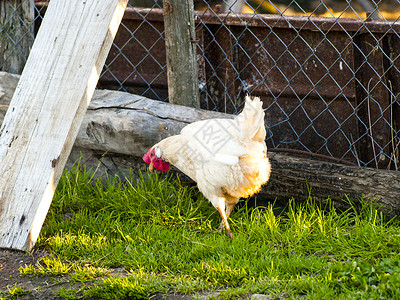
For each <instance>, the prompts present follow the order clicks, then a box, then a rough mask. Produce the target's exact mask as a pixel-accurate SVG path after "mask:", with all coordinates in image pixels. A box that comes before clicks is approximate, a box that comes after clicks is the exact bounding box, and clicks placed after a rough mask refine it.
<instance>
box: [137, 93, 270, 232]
mask: <svg viewBox="0 0 400 300" xmlns="http://www.w3.org/2000/svg"><path fill="white" fill-rule="evenodd" d="M265 136H266V131H265V126H264V111H263V109H262V102H261V101H260V99H259V98H257V97H255V98H253V99H251V98H250V97H249V96H246V101H245V106H244V109H243V111H242V112H241V113H240V114H239V115H237V116H235V117H234V118H233V119H209V120H203V121H198V122H194V123H192V124H189V125H187V126H186V127H184V128H183V129H182V130H181V133H180V134H179V135H174V136H171V137H168V138H166V139H164V140H162V141H161V142H159V143H157V144H156V145H154V146H153V147H151V148H150V150H149V151H148V152H147V153H146V154H145V155H144V156H143V160H144V161H145V162H146V163H148V164H149V169H150V171H152V170H153V168H155V169H158V170H161V171H167V170H168V169H169V166H170V164H172V165H174V166H175V167H177V168H178V169H179V170H180V171H182V172H183V173H185V174H186V175H188V176H189V177H190V178H191V179H193V180H194V181H195V182H197V186H198V188H199V190H200V191H201V192H202V193H203V195H204V196H205V197H206V198H207V199H208V200H209V201H210V202H211V203H212V205H213V206H214V207H215V208H216V209H217V210H218V211H219V213H220V215H221V218H222V222H221V226H220V228H219V229H220V231H222V230H223V228H224V227H225V229H226V234H227V236H228V237H230V238H231V237H232V233H231V230H230V227H229V223H228V217H229V215H230V213H231V212H232V210H233V208H234V206H235V205H236V203H238V202H239V199H240V198H247V197H249V196H252V195H253V194H255V193H257V192H259V191H260V189H261V186H262V185H263V184H265V183H266V182H267V181H268V179H269V177H270V173H271V165H270V163H269V160H268V158H267V147H266V145H265V142H264V140H265Z"/></svg>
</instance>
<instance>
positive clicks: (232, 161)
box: [214, 153, 239, 166]
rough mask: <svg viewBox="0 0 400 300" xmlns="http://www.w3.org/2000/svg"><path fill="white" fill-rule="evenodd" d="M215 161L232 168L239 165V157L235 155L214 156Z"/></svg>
mask: <svg viewBox="0 0 400 300" xmlns="http://www.w3.org/2000/svg"><path fill="white" fill-rule="evenodd" d="M214 160H215V161H216V162H219V163H222V164H226V165H230V166H234V165H237V164H238V163H239V157H237V156H234V155H228V154H219V153H217V154H215V155H214Z"/></svg>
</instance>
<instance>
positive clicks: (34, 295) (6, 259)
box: [0, 249, 70, 299]
mask: <svg viewBox="0 0 400 300" xmlns="http://www.w3.org/2000/svg"><path fill="white" fill-rule="evenodd" d="M45 255H47V253H46V252H44V251H42V250H37V251H34V252H33V253H31V254H29V253H27V252H22V251H12V250H4V249H3V250H2V249H0V299H2V298H4V297H7V296H8V295H9V292H8V291H9V290H12V289H13V287H14V286H15V284H18V286H19V287H21V288H22V289H23V290H25V291H30V293H29V294H26V295H22V296H20V297H18V299H63V298H61V297H58V296H57V295H55V294H54V290H56V289H60V288H61V287H62V286H65V288H69V287H70V283H69V282H68V281H67V280H65V279H64V280H63V278H62V277H57V278H56V277H22V276H20V274H19V271H18V268H19V267H21V266H25V265H30V264H34V263H36V261H37V260H38V259H39V258H41V257H43V256H45Z"/></svg>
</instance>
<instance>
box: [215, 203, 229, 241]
mask: <svg viewBox="0 0 400 300" xmlns="http://www.w3.org/2000/svg"><path fill="white" fill-rule="evenodd" d="M217 210H218V211H219V214H220V215H221V218H222V223H221V225H222V224H223V225H225V229H226V235H227V236H228V237H229V238H232V232H231V228H230V226H229V223H228V217H227V214H226V212H225V198H223V197H219V198H218V206H217ZM229 213H230V212H229ZM222 228H223V227H221V226H220V231H222Z"/></svg>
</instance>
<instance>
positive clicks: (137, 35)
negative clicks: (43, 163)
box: [0, 0, 400, 170]
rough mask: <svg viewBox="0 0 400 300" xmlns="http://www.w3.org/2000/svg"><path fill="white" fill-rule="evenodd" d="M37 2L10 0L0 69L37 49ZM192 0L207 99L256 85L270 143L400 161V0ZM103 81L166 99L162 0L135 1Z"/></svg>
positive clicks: (237, 96) (369, 161)
mask: <svg viewBox="0 0 400 300" xmlns="http://www.w3.org/2000/svg"><path fill="white" fill-rule="evenodd" d="M29 2H30V3H32V1H28V0H24V1H21V0H18V1H17V0H5V1H1V4H0V45H1V48H0V54H1V55H0V70H4V71H10V72H13V73H19V72H21V70H22V69H21V65H23V64H21V62H23V61H25V60H26V58H27V56H28V53H29V47H30V45H31V43H32V42H33V40H34V36H35V32H36V31H37V30H38V28H39V26H40V21H41V19H42V18H43V15H44V13H45V9H46V5H47V4H48V1H35V5H24V4H26V3H29ZM194 4H195V10H196V12H195V13H196V17H195V23H196V41H194V42H196V44H197V51H198V71H199V91H200V98H201V107H202V108H204V109H209V110H217V111H220V112H227V113H238V112H240V111H241V109H242V107H243V99H244V96H245V95H246V94H250V95H252V96H258V97H260V98H261V99H262V101H263V102H264V108H265V113H266V128H267V145H268V147H269V149H271V150H273V151H285V152H291V154H293V155H301V156H304V157H311V158H317V159H322V160H333V161H335V162H340V163H348V164H353V165H359V166H368V167H376V168H383V169H394V170H399V168H400V166H399V154H400V153H399V147H400V146H399V145H400V133H399V129H400V105H399V93H400V71H399V70H400V58H399V56H400V22H399V17H398V16H399V15H400V1H399V0H387V1H371V0H358V1H349V0H347V1H344V0H343V1H333V0H324V1H316V0H315V1H313V0H308V1H307V0H292V1H288V0H280V1H277V0H276V1H272V0H264V1H263V0H224V1H222V0H221V1H216V0H215V1H212V0H208V1H207V0H195V1H194ZM13 10H14V13H12V11H13ZM32 11H33V12H34V18H33V19H32V18H30V17H29V16H30V15H32V14H31V12H32ZM27 16H28V17H27ZM16 22H17V23H20V25H21V23H22V25H21V26H19V27H18V28H19V29H18V30H19V32H16V30H15V29H14V27H13V26H15V23H16ZM15 57H17V59H16V58H15ZM98 86H99V88H108V89H114V90H120V91H126V92H131V93H135V94H139V95H144V96H146V97H149V98H151V99H155V100H160V101H168V89H167V74H166V58H165V40H164V26H163V11H162V1H160V0H158V1H157V0H133V1H130V3H129V7H128V9H127V11H126V13H125V16H124V19H123V21H122V24H121V26H120V29H119V32H118V34H117V37H116V39H115V42H114V44H113V47H112V49H111V51H110V54H109V56H108V58H107V61H106V65H105V67H104V69H103V72H102V74H101V78H100V81H99V85H98Z"/></svg>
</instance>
